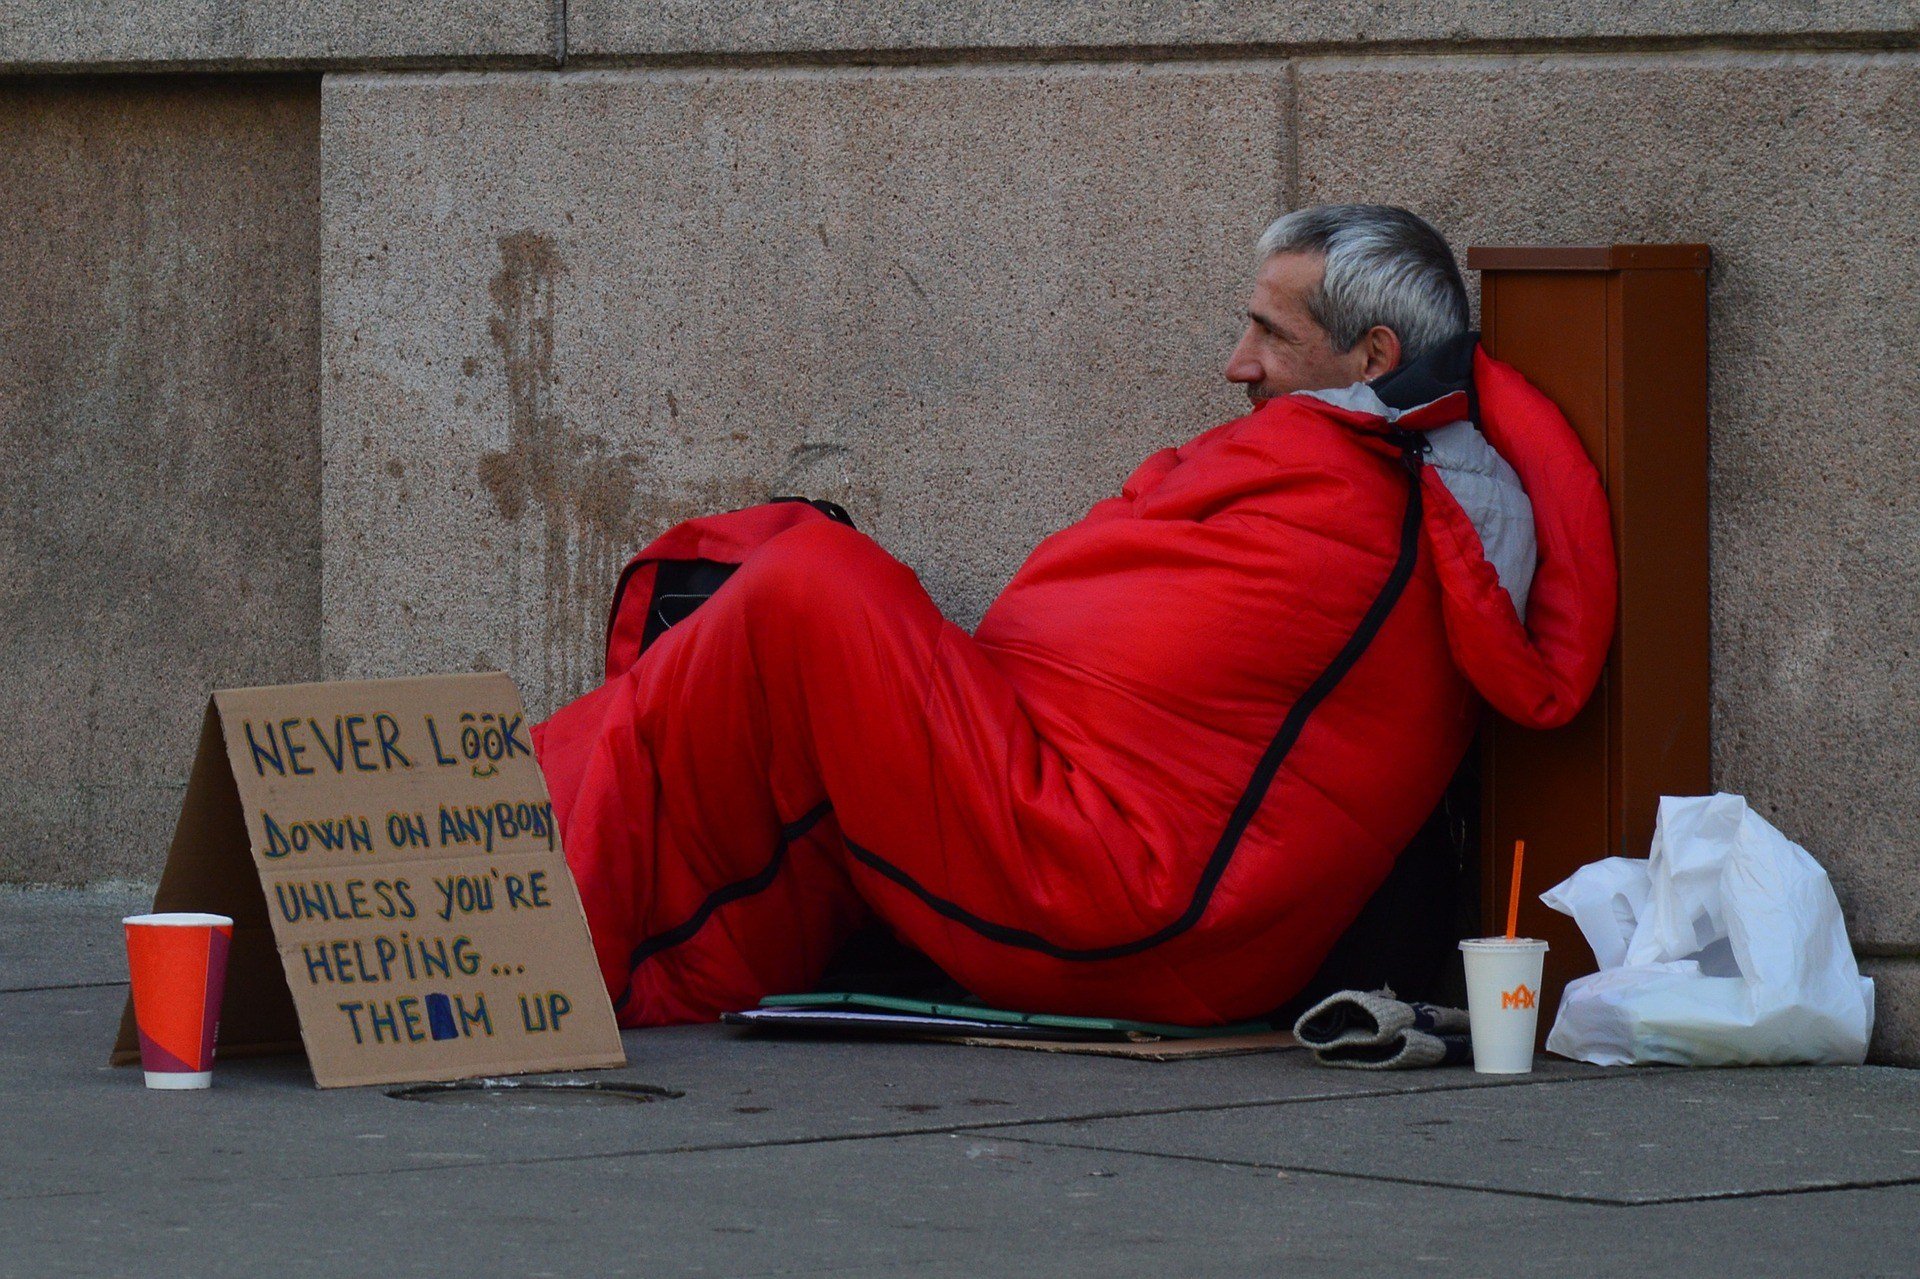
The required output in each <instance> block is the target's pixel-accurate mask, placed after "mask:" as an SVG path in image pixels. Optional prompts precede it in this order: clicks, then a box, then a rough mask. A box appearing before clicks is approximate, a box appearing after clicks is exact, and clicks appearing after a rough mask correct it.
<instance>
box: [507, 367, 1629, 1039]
mask: <svg viewBox="0 0 1920 1279" xmlns="http://www.w3.org/2000/svg"><path fill="white" fill-rule="evenodd" d="M1473 374H1474V384H1475V389H1476V390H1477V394H1478V425H1479V428H1480V429H1479V431H1478V432H1475V431H1473V429H1472V428H1471V427H1466V426H1457V425H1453V424H1458V423H1460V422H1461V420H1462V419H1464V418H1466V417H1467V416H1468V396H1467V395H1465V394H1462V393H1459V392H1454V393H1451V394H1446V395H1444V396H1442V397H1441V398H1439V399H1437V400H1434V401H1433V402H1430V403H1427V404H1425V405H1421V406H1418V407H1415V408H1413V409H1411V410H1410V411H1407V412H1404V413H1399V412H1397V411H1395V410H1386V409H1385V408H1384V406H1383V405H1379V404H1378V402H1377V401H1368V400H1366V398H1365V397H1357V398H1356V397H1355V396H1354V395H1352V394H1351V393H1349V394H1348V395H1347V396H1346V400H1345V401H1343V400H1342V396H1341V395H1340V394H1333V395H1330V396H1325V397H1322V398H1316V397H1315V395H1311V394H1296V395H1290V396H1285V397H1282V398H1279V399H1275V400H1270V401H1268V402H1266V403H1265V404H1264V405H1262V406H1261V407H1260V408H1258V409H1257V410H1256V411H1254V412H1253V413H1251V414H1249V415H1248V416H1246V417H1243V418H1240V419H1239V420H1237V421H1234V422H1230V423H1227V424H1226V425H1224V426H1220V427H1217V428H1215V429H1213V430H1211V431H1208V432H1206V433H1205V434H1203V435H1201V436H1199V437H1197V438H1195V439H1193V440H1190V441H1189V442H1188V443H1186V444H1185V445H1182V446H1181V447H1180V448H1178V449H1166V450H1163V451H1161V452H1159V453H1156V454H1154V455H1153V456H1152V457H1150V458H1148V459H1147V460H1146V462H1145V463H1143V464H1142V465H1141V466H1140V467H1139V468H1138V469H1137V470H1136V471H1135V472H1134V473H1133V475H1132V476H1131V477H1130V478H1129V479H1128V480H1127V481H1126V483H1125V485H1124V486H1123V488H1122V490H1121V492H1120V494H1119V495H1118V496H1116V497H1112V498H1108V499H1106V500H1105V501H1102V502H1100V503H1098V504H1097V505H1095V506H1094V507H1093V509H1092V510H1090V511H1089V512H1088V513H1087V514H1086V516H1085V517H1084V518H1083V519H1081V520H1080V521H1079V522H1078V523H1076V524H1073V525H1072V526H1070V527H1068V528H1066V529H1063V530H1062V531H1060V532H1059V533H1056V534H1054V535H1053V536H1051V537H1049V538H1047V539H1046V540H1045V541H1044V542H1042V543H1041V544H1040V546H1039V547H1038V548H1037V549H1036V550H1035V551H1034V552H1033V554H1032V555H1031V556H1030V557H1029V558H1028V560H1027V562H1026V563H1025V565H1024V566H1022V568H1021V569H1020V571H1019V572H1018V573H1017V574H1016V575H1015V577H1014V578H1013V580H1012V582H1011V583H1010V584H1009V585H1008V586H1007V588H1006V590H1005V591H1004V592H1003V593H1002V594H1001V595H1000V597H999V598H998V599H997V600H996V601H995V602H994V604H993V606H992V607H991V608H990V609H989V610H988V612H987V614H986V617H985V618H984V620H983V621H982V622H981V624H980V627H979V629H978V630H977V632H976V633H974V634H973V635H968V634H967V633H966V632H965V631H962V630H961V629H959V628H958V627H956V626H954V625H953V624H952V623H950V622H948V621H946V620H945V619H944V618H942V617H941V615H940V613H939V610H938V609H936V608H935V606H934V604H933V602H932V601H931V600H930V599H929V598H928V597H927V594H926V592H925V591H924V590H923V589H922V588H921V586H920V583H919V581H918V579H917V578H916V577H915V576H914V575H913V573H912V572H911V571H910V570H909V569H907V568H906V567H905V566H904V565H902V564H900V563H899V562H898V561H896V560H894V559H893V558H892V557H890V556H889V555H888V554H887V553H886V552H885V551H883V550H882V549H881V548H880V547H879V545H878V544H876V543H875V542H874V541H872V540H871V539H870V538H868V537H866V536H865V535H864V534H862V533H859V532H857V531H855V530H854V529H852V528H850V527H848V526H847V525H846V524H844V523H841V522H839V521H838V520H836V519H834V518H830V517H829V516H828V515H826V514H822V513H821V511H819V510H817V509H815V508H814V507H813V506H809V505H806V504H804V503H798V502H791V503H774V504H769V505H767V506H762V507H754V508H751V509H749V510H745V511H737V512H732V513H729V514H725V515H717V516H712V517H708V518H704V519H697V520H691V521H688V522H687V523H685V524H682V525H679V526H677V527H675V528H674V529H672V530H670V531H669V532H667V533H666V534H665V535H664V536H662V537H661V538H660V539H659V540H658V541H656V542H655V543H654V544H653V545H652V546H649V547H648V548H647V549H646V550H645V551H643V552H642V553H641V555H640V556H639V557H638V558H637V559H636V561H635V566H634V568H633V569H630V570H629V577H628V579H627V580H626V582H625V587H626V589H625V590H624V591H623V593H622V595H621V596H620V605H619V607H618V608H617V609H616V613H615V617H614V619H613V625H612V627H611V628H610V634H609V655H608V671H607V675H608V680H607V683H606V684H605V685H604V686H603V687H601V688H600V689H598V690H596V691H595V692H593V693H590V694H588V695H587V696H585V697H583V698H581V699H579V700H578V701H576V702H574V703H573V704H571V705H569V706H567V707H565V708H564V709H562V710H561V711H560V712H559V713H558V714H556V715H555V716H554V717H553V718H552V719H550V720H548V721H547V722H546V723H545V724H543V725H541V726H539V727H538V728H536V729H535V730H534V731H535V739H534V740H535V744H536V747H537V749H538V752H539V755H540V759H541V763H542V765H543V767H544V769H545V770H546V774H547V779H548V782H549V785H550V786H551V788H552V791H553V799H554V805H555V810H556V812H557V813H558V815H559V820H560V830H561V834H562V838H563V842H564V845H565V848H566V854H567V860H568V864H569V865H570V866H571V867H572V869H573V872H574V874H575V876H576V877H577V879H578V881H579V885H580V890H581V894H582V897H583V900H584V902H585V905H586V910H587V918H588V922H589V923H590V925H591V927H592V932H593V939H594V944H595V947H596V950H597V953H598V957H599V961H600V965H601V970H602V972H603V974H604V976H605V978H606V982H607V987H608V990H609V992H610V993H611V994H612V995H613V997H614V999H615V1005H616V1008H617V1011H618V1013H619V1017H620V1020H621V1022H622V1023H623V1024H625V1025H629V1026H633V1025H657V1024H663V1023H670V1022H682V1021H697V1020H707V1019H711V1018H713V1017H714V1016H715V1015H717V1014H718V1013H719V1012H722V1011H724V1010H727V1009H733V1008H742V1007H748V1006H751V1005H752V1004H754V1003H755V1002H756V1001H757V1000H758V999H759V998H760V997H761V996H763V995H766V994H770V993H777V992H782V991H793V990H803V989H807V988H808V987H809V986H810V984H811V983H812V982H813V981H814V979H815V978H817V977H818V976H819V974H820V972H821V971H822V969H823V968H824V966H825V964H826V963H827V961H828V959H829V958H830V957H831V956H832V955H833V953H834V952H835V950H836V949H837V948H838V946H839V945H840V944H841V943H842V942H843V941H844V940H845V939H846V937H847V936H848V935H849V933H851V932H852V931H853V930H854V929H855V928H856V927H858V926H859V925H860V924H861V923H863V922H864V921H866V920H867V919H868V918H869V917H870V916H871V915H873V914H876V913H877V914H878V915H879V916H880V917H881V918H883V919H884V920H885V921H886V923H887V924H888V925H890V926H891V927H892V928H893V930H894V931H895V932H897V933H898V934H899V935H900V936H901V937H902V938H904V939H905V940H907V941H908V942H910V943H911V944H913V945H914V946H916V947H918V948H919V949H920V950H922V951H924V952H925V953H926V954H927V955H928V956H930V957H931V958H932V959H933V960H934V961H935V962H936V963H938V964H939V965H940V967H941V968H943V969H944V970H945V971H946V972H947V973H948V974H950V975H951V976H952V977H953V978H954V979H955V980H956V981H958V982H960V983H961V984H962V985H964V986H965V987H966V988H967V989H969V990H971V991H973V992H974V993H975V994H976V995H978V996H980V997H982V998H983V999H985V1000H986V1001H987V1002H988V1003H990V1004H994V1005H998V1006H1002V1007H1010V1008H1022V1009H1030V1010H1044V1011H1050V1012H1063V1013H1083V1014H1093V1015H1104V1016H1117V1017H1130V1018H1140V1019H1146V1020H1153V1021H1163V1022H1180V1023H1188V1024H1196V1025H1197V1024H1211V1023H1217V1022H1222V1021H1231V1020H1237V1019H1241V1018H1246V1017H1251V1016H1258V1015H1261V1014H1264V1013H1266V1012H1268V1011H1269V1010H1271V1009H1273V1008H1275V1007H1276V1006H1278V1005H1279V1004H1281V1003H1282V1002H1284V1001H1285V1000H1286V999H1287V998H1289V997H1290V996H1291V995H1293V994H1294V993H1295V992H1296V991H1298V990H1299V988H1300V987H1301V986H1302V985H1303V984H1304V983H1305V982H1306V981H1307V980H1308V979H1309V978H1310V977H1311V976H1312V974H1313V973H1314V971H1315V969H1316V968H1317V967H1318V965H1319V963H1320V962H1321V960H1322V959H1323V958H1324V957H1325V955H1326V953H1327V952H1328V950H1329V949H1330V948H1331V946H1332V945H1333V943H1334V941H1335V940H1336V939H1337V938H1338V937H1339V936H1340V934H1341V933H1342V932H1343V931H1344V930H1345V929H1346V928H1347V926H1348V925H1349V924H1350V923H1351V922H1352V921H1353V919H1354V918H1355V916H1356V915H1357V914H1358V913H1359V911H1360V908H1361V906H1362V905H1363V904H1364V903H1365V902H1366V901H1367V899H1368V897H1369V896H1370V895H1371V894H1372V893H1373V891H1374V890H1375V889H1376V888H1377V887H1378V886H1379V884H1380V882H1381V881H1382V880H1383V879H1384V878H1385V876H1386V874H1387V872H1388V870H1389V869H1390V867H1391V866H1392V863H1393V860H1394V857H1395V856H1396V854H1397V853H1398V852H1399V850H1400V849H1401V848H1403V847H1404V846H1405V845H1406V843H1407V841H1408V840H1409V838H1410V837H1411V836H1412V835H1413V833H1414V832H1415V830H1416V829H1417V828H1418V827H1419V825H1420V824H1421V822H1422V821H1423V819H1425V818H1426V817H1427V815H1428V814H1429V812H1431V810H1432V809H1433V806H1434V804H1435V802H1436V801H1437V799H1438V797H1439V796H1440V794H1441V792H1442V790H1443V789H1444V787H1445V785H1446V783H1447V780H1448V779H1449V777H1450V776H1451V775H1452V773H1453V771H1454V769H1455V767H1456V766H1457V765H1458V763H1459V761H1460V758H1461V756H1462V754H1463V753H1464V752H1465V750H1466V748H1467V746H1468V743H1469V741H1470V739H1471V737H1472V735H1473V732H1474V728H1475V723H1476V720H1477V718H1478V715H1479V711H1480V702H1481V699H1482V698H1483V697H1484V698H1485V699H1486V700H1487V701H1489V702H1491V703H1492V705H1493V706H1494V707H1495V708H1496V709H1497V710H1499V711H1501V712H1502V713H1504V714H1506V715H1508V716H1511V717H1513V718H1514V719H1517V720H1518V721H1520V722H1521V723H1523V724H1527V725H1531V726H1535V727H1541V728H1547V727H1553V726H1556V725H1559V724H1562V723H1564V722H1566V721H1567V720H1568V719H1570V718H1571V717H1572V716H1573V715H1574V714H1575V712H1577V711H1578V710H1579V708H1580V706H1581V705H1582V703H1583V702H1584V701H1585V700H1586V698H1587V696H1588V694H1589V693H1590V692H1591V691H1592V688H1593V686H1594V683H1595V681H1596V679H1597V678H1598V676H1599V672H1600V669H1601V667H1602V665H1603V663H1604V661H1605V656H1606V651H1607V646H1608V642H1609V639H1610V637H1611V634H1612V627H1613V616H1614V605H1615V591H1616V583H1615V572H1614V563H1613V552H1612V537H1611V531H1610V528H1609V522H1608V515H1607V505H1606V500H1605V497H1604V495H1603V493H1602V492H1601V489H1600V485H1599V482H1598V478H1597V476H1596V475H1595V472H1594V469H1593V466H1592V464H1591V463H1590V462H1589V461H1588V459H1587V457H1586V455H1585V454H1584V452H1583V451H1582V450H1581V448H1580V445H1579V442H1578V441H1577V440H1576V438H1575V437H1574V435H1573V433H1572V431H1571V430H1570V429H1569V428H1568V426H1567V424H1566V422H1565V420H1564V419H1563V418H1562V417H1561V415H1560V413H1559V412H1558V411H1557V410H1556V409H1555V408H1554V406H1553V405H1552V404H1551V403H1550V402H1549V401H1548V400H1547V399H1546V398H1545V397H1544V396H1542V395H1541V394H1540V393H1539V392H1538V391H1536V390H1535V389H1534V388H1533V387H1531V386H1530V385H1528V384H1527V382H1526V381H1525V380H1524V379H1523V378H1521V377H1520V375H1519V374H1518V373H1516V372H1515V371H1514V370H1512V369H1511V368H1509V367H1507V366H1505V365H1502V364H1500V363H1498V362H1497V361H1494V360H1492V359H1490V358H1488V357H1486V356H1485V355H1484V354H1482V353H1479V352H1477V351H1476V352H1475V353H1474V356H1473ZM1359 389H1360V390H1364V388H1359ZM1369 402H1370V403H1371V404H1372V405H1373V406H1374V407H1373V408H1371V409H1370V408H1368V407H1367V404H1368V403H1369ZM1450 426H1451V427H1452V432H1451V434H1452V436H1453V437H1454V438H1457V437H1458V436H1459V435H1460V434H1462V433H1464V434H1465V435H1467V436H1471V437H1472V438H1471V440H1468V441H1467V443H1469V444H1471V445H1472V446H1473V447H1475V448H1478V449H1480V450H1481V453H1482V454H1485V453H1486V452H1487V449H1486V446H1487V445H1489V444H1490V445H1491V446H1492V450H1493V451H1495V452H1497V453H1498V455H1499V457H1500V458H1502V459H1504V461H1499V460H1497V459H1496V460H1495V461H1494V462H1493V463H1491V464H1483V465H1481V472H1482V478H1484V477H1485V476H1494V473H1495V472H1496V471H1497V472H1498V473H1499V475H1500V476H1505V477H1506V478H1505V481H1504V482H1505V483H1506V484H1507V487H1508V490H1509V491H1510V492H1512V493H1516V494H1517V493H1520V490H1521V488H1522V487H1524V494H1523V495H1522V496H1521V499H1520V506H1521V508H1522V511H1523V513H1524V510H1525V508H1526V507H1528V506H1529V505H1530V507H1531V524H1532V528H1531V533H1530V535H1529V540H1528V548H1529V549H1528V556H1527V558H1526V559H1525V561H1524V568H1523V569H1521V570H1518V576H1517V578H1516V576H1515V571H1514V570H1510V569H1506V568H1497V567H1496V564H1495V563H1494V559H1496V558H1502V557H1503V556H1504V555H1505V553H1504V552H1503V553H1502V556H1495V557H1493V558H1490V555H1491V554H1492V552H1491V550H1490V549H1489V548H1491V547H1492V545H1493V539H1494V535H1493V534H1491V533H1487V534H1486V535H1485V538H1486V544H1485V546H1483V528H1482V526H1479V525H1476V523H1475V522H1474V517H1473V515H1472V514H1471V513H1470V511H1469V509H1468V507H1470V506H1472V505H1473V504H1474V502H1476V501H1477V500H1478V499H1477V498H1472V497H1471V496H1470V490H1471V485H1470V484H1468V485H1465V486H1463V485H1462V484H1461V483H1460V482H1459V481H1460V478H1461V476H1462V475H1465V472H1449V471H1443V469H1442V468H1441V466H1440V465H1439V464H1438V459H1439V456H1440V451H1437V450H1436V449H1435V448H1434V447H1433V443H1434V442H1437V441H1438V439H1439V436H1440V431H1439V428H1443V427H1450ZM1482 463H1485V459H1484V458H1482ZM1507 464H1510V469H1509V468H1508V465H1507ZM1515 473H1517V481H1516V479H1515ZM1474 478H1475V477H1474V476H1472V475H1466V479H1467V480H1469V481H1472V480H1474ZM1498 478H1499V477H1498V476H1495V479H1496V480H1497V479H1498ZM1461 494H1469V497H1468V499H1467V500H1466V503H1465V505H1463V499H1462V497H1461V496H1460V495H1461ZM1509 532H1511V529H1509ZM1501 538H1502V543H1503V545H1505V544H1509V543H1511V542H1512V541H1513V539H1512V538H1511V537H1508V536H1506V535H1505V534H1503V535H1501ZM1535 546H1537V568H1536V567H1535V566H1534V565H1535V559H1534V555H1535V552H1534V551H1533V549H1532V548H1533V547H1535ZM1503 562H1504V560H1503ZM695 564H702V565H705V566H707V567H708V568H712V566H715V565H718V566H723V567H722V568H721V569H720V572H721V573H722V575H723V576H724V575H725V574H726V573H727V572H728V571H729V570H728V569H727V568H726V567H724V566H734V565H737V569H733V570H731V574H730V576H726V577H725V581H724V585H721V586H720V587H719V589H718V590H717V591H713V592H712V595H711V598H710V599H707V600H706V602H705V603H704V604H702V605H701V606H700V607H699V608H698V609H697V610H695V611H692V612H690V613H688V614H687V615H686V616H685V617H684V620H677V619H676V618H675V617H673V616H670V615H669V614H670V613H671V611H672V610H671V600H670V597H671V596H672V594H673V592H671V591H663V590H662V589H660V588H661V587H662V585H663V584H665V579H664V578H660V577H659V574H661V573H662V572H663V571H667V570H672V571H681V570H684V569H685V568H686V567H687V566H689V565H695ZM1503 574H1505V576H1504V577H1503ZM1529 586H1530V588H1531V589H1530V592H1529V591H1528V590H1527V588H1528V587H1529ZM709 589H711V584H710V586H709ZM692 598H704V596H701V595H699V594H698V593H697V592H696V593H694V595H693V596H692ZM1521 599H1524V600H1525V620H1524V621H1523V620H1522V617H1521V614H1520V612H1519V604H1518V602H1517V601H1519V600H1521ZM670 623H671V624H670Z"/></svg>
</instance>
